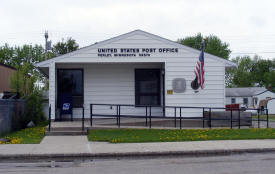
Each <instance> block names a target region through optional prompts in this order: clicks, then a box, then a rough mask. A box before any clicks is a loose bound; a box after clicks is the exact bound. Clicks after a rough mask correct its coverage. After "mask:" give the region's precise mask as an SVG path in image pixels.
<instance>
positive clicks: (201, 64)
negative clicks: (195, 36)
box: [194, 43, 204, 89]
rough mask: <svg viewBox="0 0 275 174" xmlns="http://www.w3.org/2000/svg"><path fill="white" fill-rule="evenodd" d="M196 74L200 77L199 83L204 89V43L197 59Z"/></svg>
mask: <svg viewBox="0 0 275 174" xmlns="http://www.w3.org/2000/svg"><path fill="white" fill-rule="evenodd" d="M194 71H195V75H196V78H197V79H198V84H199V85H200V87H201V89H203V87H204V86H203V85H204V44H203V43H202V46H201V53H200V57H199V60H198V61H197V65H196V68H195V70H194Z"/></svg>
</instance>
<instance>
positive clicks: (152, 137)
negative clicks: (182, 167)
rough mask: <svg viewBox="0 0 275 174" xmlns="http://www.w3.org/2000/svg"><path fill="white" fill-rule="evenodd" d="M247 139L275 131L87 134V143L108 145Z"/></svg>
mask: <svg viewBox="0 0 275 174" xmlns="http://www.w3.org/2000/svg"><path fill="white" fill-rule="evenodd" d="M248 139H275V129H272V128H260V129H258V128H250V129H227V128H223V129H221V128H220V129H182V130H180V129H178V130H168V129H98V130H90V131H89V134H88V140H89V141H106V142H110V143H141V142H177V141H202V140H248Z"/></svg>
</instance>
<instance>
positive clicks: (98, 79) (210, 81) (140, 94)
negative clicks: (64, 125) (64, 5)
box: [36, 30, 236, 119]
mask: <svg viewBox="0 0 275 174" xmlns="http://www.w3.org/2000/svg"><path fill="white" fill-rule="evenodd" d="M199 55H200V51H199V50H196V49H193V48H190V47H187V46H184V45H181V44H179V43H176V42H174V41H170V40H167V39H165V38H162V37H160V36H157V35H154V34H150V33H147V32H144V31H141V30H135V31H132V32H129V33H126V34H123V35H120V36H117V37H114V38H111V39H108V40H105V41H101V42H97V43H95V44H93V45H90V46H87V47H84V48H81V49H79V50H77V51H74V52H71V53H68V54H65V55H62V56H58V57H55V58H53V59H49V60H46V61H43V62H40V63H38V64H36V66H37V67H38V68H39V70H40V71H42V72H43V74H46V75H47V76H48V78H49V104H50V105H51V107H52V111H53V112H51V119H56V118H58V110H59V106H60V105H59V104H58V103H59V101H60V99H61V97H62V96H65V93H66V91H67V93H68V91H70V93H71V96H72V105H73V117H74V118H81V116H82V108H81V107H82V106H83V105H84V115H85V117H86V118H89V117H90V104H92V103H100V104H132V105H136V106H138V105H154V106H155V107H154V108H152V115H158V116H162V115H165V116H173V113H174V110H173V109H169V108H167V109H165V110H164V109H163V108H162V107H161V106H164V105H165V106H198V107H224V105H225V79H224V77H225V69H226V68H230V67H235V66H236V64H235V63H233V62H231V61H228V60H225V59H223V58H220V57H217V56H214V55H211V54H207V53H205V55H204V63H205V88H204V89H203V90H199V92H194V90H193V89H192V88H191V82H192V80H194V78H195V75H194V69H195V66H196V64H197V61H198V58H199ZM179 78H181V80H182V81H176V80H177V79H179ZM173 81H174V82H175V81H176V83H175V84H177V85H179V86H181V85H182V86H181V87H182V89H181V90H178V89H176V88H178V86H177V87H176V88H175V87H174V88H173V86H172V84H173ZM178 82H179V83H178ZM184 87H186V88H185V89H183V88H184ZM175 89H176V90H175ZM107 110H108V111H109V112H110V113H115V109H114V108H113V107H109V108H106V107H105V109H104V108H93V113H95V112H96V113H101V112H103V111H104V112H105V113H106V111H107ZM123 112H124V113H123V114H129V115H134V114H135V113H137V114H139V115H145V110H144V108H141V107H131V108H127V109H124V110H123ZM183 112H185V114H183V116H184V117H192V116H202V109H201V110H198V109H186V110H184V111H183Z"/></svg>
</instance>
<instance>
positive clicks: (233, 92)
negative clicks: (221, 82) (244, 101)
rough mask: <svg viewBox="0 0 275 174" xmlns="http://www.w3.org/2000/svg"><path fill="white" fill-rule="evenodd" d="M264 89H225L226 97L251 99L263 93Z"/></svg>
mask: <svg viewBox="0 0 275 174" xmlns="http://www.w3.org/2000/svg"><path fill="white" fill-rule="evenodd" d="M266 90H267V89H266V88H264V87H248V88H225V96H226V97H252V96H254V95H257V94H260V93H262V92H265V91H266Z"/></svg>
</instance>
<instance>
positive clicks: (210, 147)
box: [0, 136, 275, 160]
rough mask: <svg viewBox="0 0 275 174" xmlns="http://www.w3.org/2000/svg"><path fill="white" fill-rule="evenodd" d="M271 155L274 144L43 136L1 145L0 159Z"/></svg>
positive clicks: (260, 141)
mask: <svg viewBox="0 0 275 174" xmlns="http://www.w3.org/2000/svg"><path fill="white" fill-rule="evenodd" d="M271 151H274V152H275V140H225V141H221V140H219V141H192V142H162V143H121V144H111V143H106V142H89V141H88V140H87V137H86V136H46V137H45V138H44V139H43V140H42V142H41V143H40V144H2V145H0V159H1V160H5V159H34V158H37V159H38V158H39V159H43V158H64V157H80V158H83V157H87V158H88V157H102V158H107V157H108V158H112V157H113V158H114V157H138V156H161V155H182V156H198V155H225V154H232V153H244V152H271Z"/></svg>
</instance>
